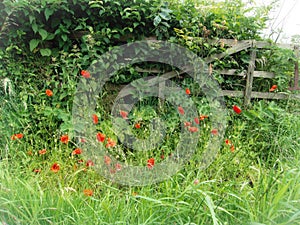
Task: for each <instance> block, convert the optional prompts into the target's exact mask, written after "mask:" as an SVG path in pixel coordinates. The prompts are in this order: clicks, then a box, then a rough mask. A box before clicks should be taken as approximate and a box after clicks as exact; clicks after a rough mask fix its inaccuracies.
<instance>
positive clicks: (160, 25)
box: [0, 0, 267, 56]
mask: <svg viewBox="0 0 300 225" xmlns="http://www.w3.org/2000/svg"><path fill="white" fill-rule="evenodd" d="M0 4H1V9H0V13H1V15H2V19H1V20H0V28H1V38H0V40H1V41H0V45H1V46H3V47H8V46H11V45H15V46H17V47H18V48H21V49H22V50H23V51H24V49H30V51H31V52H39V53H40V54H42V55H43V56H50V55H57V52H58V51H59V50H64V51H70V49H71V48H72V45H74V44H82V42H83V40H82V38H83V36H84V35H87V34H90V35H92V36H93V37H94V38H95V42H96V43H95V45H96V47H97V49H98V50H99V52H103V51H105V50H106V49H107V47H108V46H114V45H116V44H120V43H124V42H128V41H134V40H139V39H143V38H145V37H149V36H156V37H157V38H158V39H169V40H174V38H176V39H177V38H183V35H182V34H183V33H184V35H185V36H191V37H204V38H235V39H238V40H242V39H258V38H259V32H260V30H261V29H262V28H263V27H264V25H265V22H266V20H267V17H266V16H265V15H266V12H267V10H266V9H265V8H260V9H259V10H256V9H253V8H252V9H248V8H246V6H245V5H244V4H243V3H242V1H240V0H238V1H225V2H224V3H216V2H213V1H203V0H198V1H191V0H190V1H184V3H181V1H177V0H168V1H165V2H162V1H160V0H151V1H150V0H135V1H126V0H120V1H112V0H103V1H100V0H96V1H89V0H60V1H57V0H34V1H26V0H21V1H11V0H4V1H3V2H2V3H0ZM249 12H250V13H252V16H246V14H247V13H248V14H249ZM175 28H176V29H177V32H174V29H175ZM178 31H180V34H181V35H179V36H178ZM176 33H177V35H176ZM94 47H95V46H94Z"/></svg>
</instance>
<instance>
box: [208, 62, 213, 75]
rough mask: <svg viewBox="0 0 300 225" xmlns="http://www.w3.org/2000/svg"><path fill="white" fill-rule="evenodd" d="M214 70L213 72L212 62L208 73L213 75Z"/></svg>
mask: <svg viewBox="0 0 300 225" xmlns="http://www.w3.org/2000/svg"><path fill="white" fill-rule="evenodd" d="M212 72H213V67H212V64H211V63H210V64H209V68H208V75H211V74H212Z"/></svg>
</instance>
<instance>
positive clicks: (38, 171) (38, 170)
mask: <svg viewBox="0 0 300 225" xmlns="http://www.w3.org/2000/svg"><path fill="white" fill-rule="evenodd" d="M33 172H35V173H40V172H41V169H34V170H33Z"/></svg>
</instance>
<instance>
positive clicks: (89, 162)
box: [85, 159, 94, 167]
mask: <svg viewBox="0 0 300 225" xmlns="http://www.w3.org/2000/svg"><path fill="white" fill-rule="evenodd" d="M85 165H86V166H87V167H90V166H94V163H93V161H92V160H90V159H89V160H87V161H86V164H85Z"/></svg>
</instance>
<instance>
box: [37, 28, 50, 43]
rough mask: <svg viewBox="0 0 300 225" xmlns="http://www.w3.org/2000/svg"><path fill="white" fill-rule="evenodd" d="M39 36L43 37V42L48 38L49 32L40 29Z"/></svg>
mask: <svg viewBox="0 0 300 225" xmlns="http://www.w3.org/2000/svg"><path fill="white" fill-rule="evenodd" d="M39 34H40V35H41V37H42V40H43V41H44V40H46V38H47V37H48V32H47V31H46V30H44V29H39Z"/></svg>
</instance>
